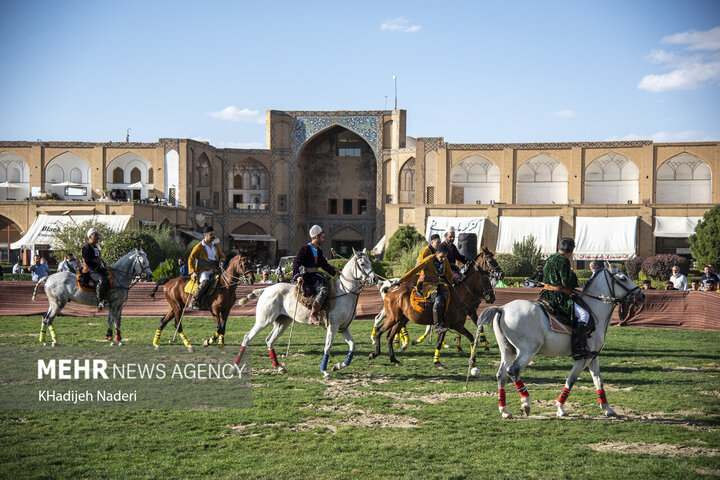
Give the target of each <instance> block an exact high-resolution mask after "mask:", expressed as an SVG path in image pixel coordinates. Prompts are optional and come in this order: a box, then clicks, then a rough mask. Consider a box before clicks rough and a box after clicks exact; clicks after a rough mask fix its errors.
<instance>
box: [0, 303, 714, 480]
mask: <svg viewBox="0 0 720 480" xmlns="http://www.w3.org/2000/svg"><path fill="white" fill-rule="evenodd" d="M251 323H252V320H251V319H237V318H233V319H231V321H230V325H229V326H228V331H227V335H226V341H227V342H228V346H229V348H228V350H229V351H230V352H233V353H234V352H235V351H237V346H238V344H239V341H240V340H241V338H242V335H243V334H244V333H245V332H246V331H247V330H248V329H249V328H250V326H251ZM39 324H40V320H39V317H0V346H2V347H7V346H18V347H20V346H25V347H35V346H36V345H37V334H38V331H39ZM89 324H90V325H89ZM156 324H157V319H155V318H152V319H151V318H126V319H123V335H124V337H125V338H126V340H127V342H128V345H129V346H132V345H138V344H142V345H147V346H148V349H149V348H151V347H150V345H151V342H152V337H153V334H154V331H155V328H156ZM55 326H56V328H57V332H58V336H59V341H60V346H59V347H58V348H70V347H73V346H85V347H92V346H96V347H98V348H110V347H106V346H105V345H102V344H101V343H99V342H98V341H97V340H98V339H100V338H102V337H104V333H105V319H102V318H91V319H88V318H71V317H59V318H58V319H56V321H55ZM184 326H185V331H186V333H187V334H188V336H189V337H190V339H191V340H192V341H193V343H194V344H195V345H196V346H197V347H198V348H202V347H201V346H200V345H201V343H202V339H203V338H206V337H207V336H209V335H210V334H211V333H212V332H213V331H214V329H213V327H212V325H211V323H210V320H202V319H192V320H188V321H187V323H186V324H185V325H184ZM371 328H372V325H371V323H370V322H367V321H358V322H356V323H354V324H353V332H354V334H355V340H356V341H357V343H358V345H357V349H356V354H355V360H354V361H353V363H352V364H351V365H350V366H349V367H348V368H346V369H345V370H343V371H341V372H337V373H335V374H334V375H333V377H332V378H331V379H330V380H323V379H322V376H321V374H320V372H319V363H320V359H321V356H322V345H323V343H324V331H321V330H319V329H314V328H310V327H307V326H304V325H298V326H296V328H295V331H294V333H293V345H292V347H291V356H290V357H289V358H287V359H282V361H283V362H284V364H285V365H286V367H287V369H288V373H287V374H286V375H279V374H277V373H275V372H274V371H273V370H272V369H271V365H270V359H269V358H268V356H267V351H266V349H265V347H264V341H263V339H264V338H265V336H266V335H267V334H268V333H269V329H267V330H266V331H264V332H262V333H261V334H260V335H258V336H257V337H256V339H255V340H254V341H253V343H252V346H253V347H254V349H253V352H254V356H253V367H254V369H253V378H252V383H253V407H252V408H250V409H243V410H130V409H123V410H119V409H118V410H83V411H36V410H34V411H33V410H13V411H2V412H0V465H1V466H0V473H1V474H2V477H6V478H26V477H27V478H85V477H90V478H163V479H164V478H287V479H289V478H313V479H315V478H342V479H346V478H363V479H365V478H423V479H424V478H542V479H548V478H563V479H565V478H573V479H575V478H593V479H596V478H610V479H614V478H618V479H627V478H697V477H699V478H710V477H709V476H720V456H718V455H719V454H720V397H719V396H720V352H719V347H718V346H719V345H720V333H717V332H694V331H674V330H657V329H641V328H634V329H633V328H617V327H613V328H611V329H610V331H609V332H608V338H607V347H606V349H605V350H604V351H603V354H602V356H601V361H600V365H601V369H602V373H603V377H604V379H605V389H606V391H607V396H608V400H609V402H610V404H611V405H612V406H613V407H614V408H615V409H616V410H617V412H618V413H619V414H620V417H619V418H617V419H607V418H605V417H603V416H602V415H601V410H600V408H599V406H598V404H597V400H596V395H595V390H594V388H593V385H592V381H591V380H590V375H589V373H587V372H585V373H583V375H582V377H581V379H580V381H579V382H578V384H577V385H576V387H575V388H574V389H573V390H572V393H571V395H570V398H569V400H568V404H567V405H568V412H569V414H570V417H568V418H562V419H558V418H556V417H555V416H554V414H555V407H554V401H555V400H556V399H557V397H558V394H559V393H560V390H561V389H562V385H563V383H564V379H565V375H566V374H567V373H568V371H569V369H570V365H571V362H570V361H569V359H566V358H563V359H555V358H547V357H537V358H536V359H535V362H534V364H532V365H531V366H529V367H528V368H527V369H526V370H525V371H524V375H523V379H524V381H525V384H526V385H527V387H528V389H529V391H530V394H531V399H532V401H533V412H532V413H531V416H530V418H523V417H520V397H519V395H518V394H517V393H516V392H515V391H514V388H513V387H512V384H510V385H509V388H508V389H507V392H508V405H509V406H510V407H511V408H512V411H513V413H514V414H516V418H514V419H511V420H503V419H501V418H500V414H499V412H498V409H497V397H496V392H497V384H496V382H495V378H494V377H495V371H496V369H497V364H498V360H499V355H498V352H497V348H496V345H495V342H494V338H493V336H492V334H489V335H488V337H489V340H490V343H491V346H492V353H491V354H490V355H487V356H482V357H479V359H478V366H479V368H480V376H479V377H477V378H473V379H471V382H470V386H469V388H468V390H467V391H465V390H464V383H465V372H466V369H467V357H466V356H465V355H464V354H458V353H456V352H454V348H453V349H447V350H443V354H442V358H441V360H442V361H443V363H444V364H445V365H446V366H447V367H448V369H447V370H445V371H437V370H436V369H434V367H433V365H432V351H433V347H431V346H430V345H429V344H422V345H419V346H416V347H410V349H409V350H408V352H406V353H405V354H402V355H400V356H399V357H398V358H399V359H400V360H401V361H402V362H403V365H402V366H401V367H394V366H390V365H389V363H388V359H387V356H386V355H385V354H386V351H387V350H386V346H385V345H384V344H383V348H382V350H383V356H381V357H380V358H378V359H375V360H373V361H370V360H368V359H367V354H368V353H369V352H370V342H369V338H368V334H369V331H370V329H371ZM421 330H422V329H421V327H418V326H415V325H411V327H410V334H411V336H412V337H413V338H415V337H417V336H418V335H419V334H420V332H421ZM172 333H173V330H172V329H171V328H170V327H168V329H167V330H166V332H165V333H164V335H163V339H162V348H163V349H182V348H183V347H182V345H181V344H180V345H173V346H169V345H168V344H167V340H168V339H169V338H171V337H172ZM287 338H288V335H287V332H286V333H285V334H284V335H283V336H282V337H281V338H280V341H279V343H278V347H277V351H278V354H280V353H284V352H285V348H286V345H287ZM426 342H427V340H426ZM464 345H465V346H466V347H467V342H464ZM48 348H49V347H48ZM113 348H115V347H113ZM128 348H130V347H128ZM334 348H335V350H334V352H333V356H332V358H331V364H334V363H335V362H338V361H341V360H342V359H343V358H344V357H345V354H346V352H347V347H346V344H345V342H344V341H343V340H342V338H341V337H340V336H338V338H337V339H336V344H335V347H334ZM466 349H467V348H466ZM233 353H229V354H228V356H229V357H230V356H231V355H232V354H233ZM230 358H231V357H230ZM0 388H2V387H0ZM171 401H172V399H168V403H171ZM608 442H617V445H614V444H610V443H608ZM620 442H624V443H627V444H630V445H628V448H631V449H633V448H634V449H635V450H632V451H634V452H637V453H620V452H618V451H617V450H616V449H614V447H620V446H622V444H621V443H620ZM639 442H642V444H640V445H633V444H637V443H639ZM605 443H607V444H608V445H606V448H609V450H607V451H597V450H595V449H593V448H591V447H590V446H591V445H596V444H605ZM681 447H682V448H681ZM663 449H664V450H663ZM659 450H662V451H660V452H658V451H659ZM651 452H655V453H651ZM663 452H664V453H663ZM667 452H670V454H668V453H667ZM657 453H663V454H657Z"/></svg>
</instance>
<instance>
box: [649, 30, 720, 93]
mask: <svg viewBox="0 0 720 480" xmlns="http://www.w3.org/2000/svg"><path fill="white" fill-rule="evenodd" d="M662 41H663V42H664V43H670V44H675V45H687V46H686V47H685V49H686V50H693V51H708V52H714V51H716V50H720V27H715V28H713V29H712V30H706V31H702V32H698V31H695V30H690V31H687V32H683V33H676V34H674V35H669V36H667V37H665V38H663V39H662ZM647 60H648V61H650V62H652V63H655V64H659V65H662V66H664V67H665V68H667V69H669V70H670V71H669V72H668V73H661V74H651V75H645V76H644V77H643V78H642V79H641V80H640V82H639V83H638V88H639V89H641V90H648V91H650V92H665V91H668V90H693V89H696V88H700V87H703V86H705V85H713V84H715V85H720V54H718V53H698V54H696V55H689V56H684V55H681V54H676V53H673V52H667V51H665V50H653V51H652V52H650V55H648V57H647Z"/></svg>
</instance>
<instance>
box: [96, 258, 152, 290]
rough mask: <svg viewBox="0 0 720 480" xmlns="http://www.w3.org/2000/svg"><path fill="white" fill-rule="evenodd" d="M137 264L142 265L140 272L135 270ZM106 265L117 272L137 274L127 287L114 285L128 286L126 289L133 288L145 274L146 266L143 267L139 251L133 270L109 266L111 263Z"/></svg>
mask: <svg viewBox="0 0 720 480" xmlns="http://www.w3.org/2000/svg"><path fill="white" fill-rule="evenodd" d="M103 263H104V262H103ZM135 265H139V266H140V273H137V272H135V268H134V266H135ZM106 266H107V269H108V270H111V271H113V272H116V273H120V274H124V275H129V274H135V276H134V277H133V280H132V281H131V282H130V285H129V286H127V287H119V286H117V285H116V286H115V287H113V288H126V289H128V290H130V288H132V286H133V285H135V284H136V283H137V282H138V281H139V277H141V276H142V275H143V274H144V272H143V270H144V268H143V266H142V263H140V255H139V254H138V253H136V254H135V261H134V262H133V269H132V270H128V271H124V270H118V269H117V268H113V267H111V266H109V265H106ZM148 268H150V267H149V266H148ZM151 278H152V277H151Z"/></svg>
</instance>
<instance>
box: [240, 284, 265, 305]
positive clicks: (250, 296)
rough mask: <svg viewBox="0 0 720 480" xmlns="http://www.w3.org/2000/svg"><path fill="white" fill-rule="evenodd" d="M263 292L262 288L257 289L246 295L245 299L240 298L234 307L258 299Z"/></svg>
mask: <svg viewBox="0 0 720 480" xmlns="http://www.w3.org/2000/svg"><path fill="white" fill-rule="evenodd" d="M264 290H265V289H264V288H258V289H257V290H253V291H252V292H251V293H249V294H247V295H246V296H245V298H241V299H240V300H238V301H237V302H235V305H237V306H243V305H245V304H246V303H247V302H249V301H250V300H252V299H253V298H257V297H259V296H260V295H261V294H262V292H263V291H264Z"/></svg>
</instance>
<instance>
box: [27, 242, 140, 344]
mask: <svg viewBox="0 0 720 480" xmlns="http://www.w3.org/2000/svg"><path fill="white" fill-rule="evenodd" d="M110 270H112V272H113V276H114V282H115V285H114V287H113V288H111V289H110V290H108V293H107V300H108V302H109V303H110V307H109V310H108V331H109V332H110V334H111V333H112V327H113V325H115V332H116V336H115V340H116V341H117V343H118V345H123V341H122V337H121V336H120V321H121V317H122V309H123V306H125V302H126V301H127V298H128V292H129V290H130V287H131V286H132V283H133V279H134V278H135V277H145V278H150V279H152V275H153V273H152V270H150V263H149V262H148V259H147V255H145V252H144V251H143V250H142V249H135V251H132V252H130V253H128V254H126V255H125V256H123V257H122V258H121V259H120V260H118V261H117V262H115V263H114V264H113V265H112V266H111V267H110ZM41 285H44V286H45V294H46V295H47V297H48V303H49V304H50V307H49V308H48V311H47V312H46V313H45V315H43V320H42V327H41V328H40V342H41V343H42V344H43V346H47V342H46V341H45V334H46V332H48V331H49V332H50V337H51V338H52V346H53V347H56V346H57V344H58V342H57V335H56V334H55V328H54V327H53V320H55V317H56V316H58V315H59V314H60V311H61V310H62V309H63V308H64V307H65V305H67V303H68V302H69V301H73V302H77V303H82V304H83V305H96V304H97V299H96V297H95V291H86V290H82V289H81V288H80V287H79V286H78V284H77V276H76V275H75V274H74V273H70V272H58V273H54V274H52V275H50V276H47V277H45V278H42V279H40V281H39V282H38V283H37V285H35V291H34V292H33V297H32V298H33V300H35V297H36V295H37V290H38V287H40V286H41ZM108 337H109V340H110V344H111V345H113V343H114V342H113V340H112V335H108Z"/></svg>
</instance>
